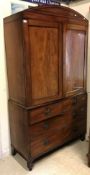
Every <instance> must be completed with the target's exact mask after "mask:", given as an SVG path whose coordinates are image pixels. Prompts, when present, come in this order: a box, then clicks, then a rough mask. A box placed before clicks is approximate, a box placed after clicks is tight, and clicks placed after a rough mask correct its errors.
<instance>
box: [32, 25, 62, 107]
mask: <svg viewBox="0 0 90 175" xmlns="http://www.w3.org/2000/svg"><path fill="white" fill-rule="evenodd" d="M39 25H41V23H40V24H38V25H35V26H34V25H32V26H29V39H30V53H31V55H30V57H31V91H32V104H39V103H42V102H47V101H49V100H51V99H55V98H59V97H61V96H62V70H61V69H60V66H61V57H60V54H59V46H58V38H59V36H60V34H59V30H58V26H57V27H54V25H52V26H48V25H47V26H45V24H44V25H43V26H39ZM60 71H61V72H60ZM59 80H60V82H61V83H60V82H59Z"/></svg>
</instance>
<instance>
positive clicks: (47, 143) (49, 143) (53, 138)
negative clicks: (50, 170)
mask: <svg viewBox="0 0 90 175" xmlns="http://www.w3.org/2000/svg"><path fill="white" fill-rule="evenodd" d="M70 135H71V130H70V129H69V128H68V127H65V128H63V129H62V131H61V132H56V133H54V132H52V134H51V133H49V134H47V135H45V136H40V137H39V138H36V139H34V140H33V141H31V156H32V157H37V156H39V155H42V154H44V153H45V152H48V151H50V150H53V149H54V148H56V147H58V146H59V145H62V144H64V143H65V142H67V141H68V140H70V138H71V137H70Z"/></svg>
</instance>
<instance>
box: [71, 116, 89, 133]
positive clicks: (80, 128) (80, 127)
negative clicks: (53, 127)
mask: <svg viewBox="0 0 90 175" xmlns="http://www.w3.org/2000/svg"><path fill="white" fill-rule="evenodd" d="M85 132H86V120H84V119H83V120H81V121H78V122H73V125H72V135H73V136H77V135H79V136H80V135H81V134H82V133H85Z"/></svg>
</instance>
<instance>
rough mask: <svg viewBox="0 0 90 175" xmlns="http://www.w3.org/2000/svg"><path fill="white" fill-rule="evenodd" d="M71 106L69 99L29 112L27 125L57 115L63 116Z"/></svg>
mask: <svg viewBox="0 0 90 175" xmlns="http://www.w3.org/2000/svg"><path fill="white" fill-rule="evenodd" d="M71 104H72V101H71V99H67V100H64V101H62V102H58V103H55V104H51V105H48V106H45V107H41V108H38V109H34V110H31V111H30V112H29V123H30V124H34V123H37V122H40V121H42V120H46V119H48V118H51V117H54V116H57V115H63V114H64V113H65V112H67V111H69V110H70V109H71Z"/></svg>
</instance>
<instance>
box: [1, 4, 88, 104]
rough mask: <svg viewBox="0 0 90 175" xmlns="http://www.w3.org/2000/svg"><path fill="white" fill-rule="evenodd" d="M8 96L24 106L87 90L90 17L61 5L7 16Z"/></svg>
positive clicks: (37, 8)
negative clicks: (89, 24)
mask: <svg viewBox="0 0 90 175" xmlns="http://www.w3.org/2000/svg"><path fill="white" fill-rule="evenodd" d="M4 26H5V44H6V56H7V72H8V85H9V99H11V100H13V101H15V102H18V103H19V104H21V105H23V106H25V107H31V106H34V105H41V104H43V103H48V102H50V101H54V100H58V99H62V98H64V97H65V96H70V95H73V94H77V93H81V92H85V91H86V87H85V86H86V52H87V51H86V50H87V49H86V48H87V30H88V21H87V20H86V19H85V18H84V17H83V16H82V15H80V14H79V13H78V12H76V11H74V10H72V9H70V8H67V7H62V6H54V5H53V6H52V5H49V6H40V7H33V8H30V9H27V10H24V11H22V12H19V13H17V14H14V15H12V16H10V17H7V18H5V20H4Z"/></svg>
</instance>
